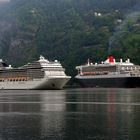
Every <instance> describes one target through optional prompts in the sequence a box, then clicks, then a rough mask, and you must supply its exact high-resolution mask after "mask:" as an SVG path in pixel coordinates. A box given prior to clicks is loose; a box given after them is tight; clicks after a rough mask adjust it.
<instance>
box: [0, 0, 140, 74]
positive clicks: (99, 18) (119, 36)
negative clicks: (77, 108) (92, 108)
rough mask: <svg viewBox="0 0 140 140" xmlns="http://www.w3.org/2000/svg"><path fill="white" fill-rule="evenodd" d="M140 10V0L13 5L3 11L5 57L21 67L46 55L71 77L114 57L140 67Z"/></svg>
mask: <svg viewBox="0 0 140 140" xmlns="http://www.w3.org/2000/svg"><path fill="white" fill-rule="evenodd" d="M139 7H140V2H139V0H11V1H10V2H8V3H6V4H4V5H3V6H0V57H2V58H4V59H5V60H7V61H8V62H9V63H12V64H14V65H16V66H19V65H22V64H25V63H27V62H30V61H33V60H36V59H38V57H39V55H40V54H42V55H44V56H45V57H47V58H48V59H51V60H54V59H58V60H60V61H61V62H62V64H63V66H64V67H66V69H67V73H68V74H70V75H74V74H75V71H74V69H75V66H76V65H79V64H82V63H84V62H86V60H87V59H88V58H90V59H91V60H93V61H94V62H95V61H101V60H104V59H105V58H106V56H107V55H108V54H114V55H115V56H117V57H130V58H132V60H133V61H134V62H137V63H140V58H139V56H138V53H139V51H140V48H139V46H140V8H139ZM132 49H134V50H133V51H132Z"/></svg>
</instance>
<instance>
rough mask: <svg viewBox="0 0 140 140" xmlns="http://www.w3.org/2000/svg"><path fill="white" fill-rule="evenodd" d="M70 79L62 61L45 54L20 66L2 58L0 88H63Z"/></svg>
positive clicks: (0, 61)
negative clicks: (12, 65)
mask: <svg viewBox="0 0 140 140" xmlns="http://www.w3.org/2000/svg"><path fill="white" fill-rule="evenodd" d="M69 79H70V76H67V75H66V74H65V69H64V68H63V67H62V65H61V64H60V62H58V61H57V60H55V61H53V62H51V61H48V60H47V59H45V58H44V57H43V56H40V59H39V60H38V61H35V62H32V63H28V64H27V65H24V66H22V67H18V68H12V67H11V65H9V66H8V65H7V64H6V63H5V62H3V61H2V60H0V89H62V88H63V87H64V85H65V84H66V83H67V82H68V80H69Z"/></svg>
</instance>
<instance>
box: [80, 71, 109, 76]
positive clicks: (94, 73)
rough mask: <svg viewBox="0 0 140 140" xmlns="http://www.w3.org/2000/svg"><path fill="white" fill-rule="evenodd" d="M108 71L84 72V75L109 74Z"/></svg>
mask: <svg viewBox="0 0 140 140" xmlns="http://www.w3.org/2000/svg"><path fill="white" fill-rule="evenodd" d="M107 74H108V72H107V71H103V72H82V75H107Z"/></svg>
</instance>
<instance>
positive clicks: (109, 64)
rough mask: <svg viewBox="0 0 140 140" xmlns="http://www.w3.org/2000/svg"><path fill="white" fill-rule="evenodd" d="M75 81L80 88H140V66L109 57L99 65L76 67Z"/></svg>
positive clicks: (90, 64)
mask: <svg viewBox="0 0 140 140" xmlns="http://www.w3.org/2000/svg"><path fill="white" fill-rule="evenodd" d="M76 69H77V70H78V74H77V75H76V77H75V78H76V80H77V81H78V82H79V84H80V85H81V86H82V87H122V88H123V87H128V88H135V87H140V66H139V65H135V64H133V63H131V62H130V59H127V60H126V61H124V62H123V60H122V59H120V61H119V62H116V60H115V58H114V57H113V56H109V57H108V58H107V60H106V61H103V62H101V63H94V64H93V63H89V61H88V63H87V64H85V65H81V66H77V67H76Z"/></svg>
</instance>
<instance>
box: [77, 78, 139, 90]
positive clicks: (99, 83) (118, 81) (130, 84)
mask: <svg viewBox="0 0 140 140" xmlns="http://www.w3.org/2000/svg"><path fill="white" fill-rule="evenodd" d="M77 81H78V82H79V84H80V85H81V86H82V87H114V88H115V87H121V88H125V87H126V88H136V87H140V77H121V78H84V79H77Z"/></svg>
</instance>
